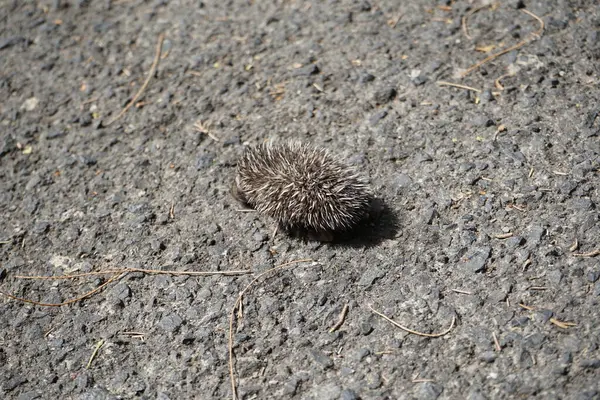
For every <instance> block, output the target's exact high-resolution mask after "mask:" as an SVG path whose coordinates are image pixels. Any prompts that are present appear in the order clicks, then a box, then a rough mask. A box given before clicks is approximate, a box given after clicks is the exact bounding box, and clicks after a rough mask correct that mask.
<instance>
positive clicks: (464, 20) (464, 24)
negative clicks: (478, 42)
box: [462, 3, 496, 39]
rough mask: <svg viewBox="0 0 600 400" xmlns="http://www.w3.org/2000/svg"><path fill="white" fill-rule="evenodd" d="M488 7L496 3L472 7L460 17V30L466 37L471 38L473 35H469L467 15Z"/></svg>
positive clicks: (494, 5)
mask: <svg viewBox="0 0 600 400" xmlns="http://www.w3.org/2000/svg"><path fill="white" fill-rule="evenodd" d="M488 7H496V3H492V4H486V5H484V6H480V7H476V8H474V9H472V10H471V11H469V12H468V13H467V14H465V16H464V17H462V30H463V33H464V34H465V37H466V38H467V39H473V37H472V36H471V35H469V25H468V19H469V17H470V16H471V15H473V14H475V13H476V12H478V11H481V10H483V9H484V8H488Z"/></svg>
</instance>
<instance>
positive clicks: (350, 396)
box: [340, 389, 359, 400]
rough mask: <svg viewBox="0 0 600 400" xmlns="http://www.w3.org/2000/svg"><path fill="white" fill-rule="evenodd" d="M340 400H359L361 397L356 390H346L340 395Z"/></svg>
mask: <svg viewBox="0 0 600 400" xmlns="http://www.w3.org/2000/svg"><path fill="white" fill-rule="evenodd" d="M340 400H359V397H358V395H357V394H356V392H355V391H354V390H352V389H344V390H342V393H341V395H340Z"/></svg>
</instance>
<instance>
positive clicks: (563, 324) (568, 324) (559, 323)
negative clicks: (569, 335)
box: [550, 318, 577, 329]
mask: <svg viewBox="0 0 600 400" xmlns="http://www.w3.org/2000/svg"><path fill="white" fill-rule="evenodd" d="M550 322H552V323H553V324H554V325H556V326H558V327H559V328H562V329H569V328H571V327H574V326H577V324H575V323H573V322H564V321H559V320H557V319H556V318H550Z"/></svg>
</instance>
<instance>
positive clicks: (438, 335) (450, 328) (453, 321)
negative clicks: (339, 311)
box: [369, 306, 456, 338]
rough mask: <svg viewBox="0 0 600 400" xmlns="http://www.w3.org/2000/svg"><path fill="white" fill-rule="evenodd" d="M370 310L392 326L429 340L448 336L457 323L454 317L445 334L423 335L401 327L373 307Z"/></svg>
mask: <svg viewBox="0 0 600 400" xmlns="http://www.w3.org/2000/svg"><path fill="white" fill-rule="evenodd" d="M369 308H370V309H371V311H373V312H374V313H375V314H377V315H379V316H380V317H381V318H383V319H385V320H386V321H388V322H390V323H391V324H393V325H395V326H397V327H398V328H400V329H402V330H403V331H406V332H408V333H412V334H414V335H418V336H424V337H429V338H437V337H441V336H444V335H447V334H448V333H449V332H450V331H451V330H452V328H454V323H455V322H456V317H454V316H452V322H450V326H449V327H448V329H446V330H445V331H443V332H440V333H423V332H418V331H415V330H412V329H410V328H407V327H405V326H402V325H400V324H399V323H397V322H396V321H394V320H393V319H391V318H389V317H388V316H386V315H385V314H382V313H380V312H379V311H377V310H375V309H374V308H373V307H371V306H369Z"/></svg>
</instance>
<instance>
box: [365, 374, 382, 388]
mask: <svg viewBox="0 0 600 400" xmlns="http://www.w3.org/2000/svg"><path fill="white" fill-rule="evenodd" d="M382 384H383V382H382V380H381V375H379V373H376V372H374V373H370V374H368V375H367V387H368V388H369V389H371V390H375V389H379V388H380V387H381V385H382Z"/></svg>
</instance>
